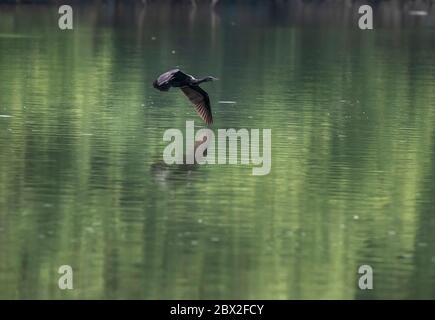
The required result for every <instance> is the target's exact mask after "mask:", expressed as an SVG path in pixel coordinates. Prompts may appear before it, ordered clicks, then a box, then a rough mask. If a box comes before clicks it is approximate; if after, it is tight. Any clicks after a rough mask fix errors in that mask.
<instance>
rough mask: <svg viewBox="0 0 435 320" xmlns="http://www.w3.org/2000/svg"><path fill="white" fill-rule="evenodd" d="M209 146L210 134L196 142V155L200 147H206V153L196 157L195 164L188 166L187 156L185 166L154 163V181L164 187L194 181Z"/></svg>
mask: <svg viewBox="0 0 435 320" xmlns="http://www.w3.org/2000/svg"><path fill="white" fill-rule="evenodd" d="M212 141H213V140H212ZM209 144H210V136H209V135H208V133H207V134H206V135H204V136H203V139H202V140H200V141H195V144H194V155H195V154H196V150H197V149H198V147H199V146H200V145H202V146H203V147H204V152H203V153H202V154H199V155H196V157H194V159H195V163H193V164H186V158H187V157H186V155H183V164H166V163H165V162H164V161H163V160H160V161H157V162H155V163H153V164H152V165H151V175H152V177H153V180H154V181H155V182H156V183H157V184H159V185H161V186H164V187H168V186H170V185H176V184H177V182H179V183H186V181H187V182H189V181H190V182H191V181H194V180H195V177H196V176H197V174H199V172H198V169H200V167H201V165H200V164H198V163H197V162H198V161H201V160H202V159H203V158H204V157H205V156H207V148H208V145H209Z"/></svg>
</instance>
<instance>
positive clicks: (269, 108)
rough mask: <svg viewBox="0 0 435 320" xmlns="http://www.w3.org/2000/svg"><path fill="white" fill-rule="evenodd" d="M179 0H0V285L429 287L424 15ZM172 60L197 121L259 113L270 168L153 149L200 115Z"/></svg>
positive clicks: (262, 292)
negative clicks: (361, 14) (104, 2)
mask: <svg viewBox="0 0 435 320" xmlns="http://www.w3.org/2000/svg"><path fill="white" fill-rule="evenodd" d="M108 9H110V8H106V9H105V10H108ZM32 10H34V11H33V12H39V13H40V14H39V15H36V14H33V13H32ZM196 10H197V11H196V12H192V11H189V10H181V9H180V10H174V11H173V12H172V13H170V12H169V11H168V10H166V9H165V10H164V9H162V11H159V10H158V8H156V7H146V6H145V7H143V8H142V9H141V10H138V9H137V8H136V10H132V9H129V8H128V7H127V8H124V11H122V10H121V11H119V10H113V16H112V17H111V18H108V17H107V16H105V15H101V14H97V11H96V10H86V8H82V9H79V10H78V13H79V14H77V15H76V17H77V20H76V27H75V30H74V31H73V32H60V31H59V30H58V29H57V20H56V18H57V11H56V10H50V9H48V8H46V7H38V8H32V9H31V8H28V7H27V8H26V7H17V8H15V7H8V9H5V10H3V8H2V9H1V11H0V76H1V79H2V81H1V82H0V115H2V116H1V117H0V297H1V298H192V299H196V298H227V299H232V298H259V299H261V298H267V299H271V298H278V299H300V298H314V299H321V298H345V299H353V298H359V299H364V298H411V297H420V298H435V271H434V270H435V242H434V241H435V216H434V208H435V200H434V197H433V195H434V194H435V142H434V141H435V140H434V136H433V135H434V128H435V127H434V125H435V102H434V101H435V90H433V88H434V85H435V62H434V60H433V57H434V56H435V42H434V41H433V39H434V36H435V31H434V30H433V29H430V28H423V27H418V28H415V27H413V28H409V27H403V28H400V29H394V30H393V29H388V28H386V29H379V30H376V32H361V31H359V30H357V29H355V28H341V27H339V28H337V27H334V26H331V27H318V26H311V27H301V26H297V25H293V24H292V23H286V22H285V21H282V19H278V20H277V23H276V24H273V21H272V20H271V19H270V17H265V16H263V15H261V14H258V16H257V20H252V19H251V20H248V19H247V18H246V17H247V16H248V14H247V13H246V11H243V13H242V11H231V10H230V9H229V8H225V7H224V8H221V9H220V11H219V10H218V11H217V12H215V13H207V14H205V13H204V12H203V11H202V10H204V8H201V7H198V8H197V9H196ZM252 10H253V12H251V15H253V16H256V12H257V11H255V8H254V9H252ZM120 12H121V13H120ZM157 12H158V14H157ZM207 12H208V11H207ZM132 17H133V18H132ZM53 19H54V21H55V23H53ZM252 21H254V22H256V23H251V22H252ZM248 22H249V23H248ZM257 22H258V23H257ZM413 26H414V24H413ZM174 66H180V67H182V68H183V69H185V70H186V71H189V72H191V73H192V74H195V75H198V76H200V75H206V74H214V75H216V76H217V77H219V78H220V79H221V81H218V82H216V83H213V84H212V85H205V86H206V90H207V91H208V92H209V94H210V97H211V100H212V106H213V111H214V119H215V124H214V125H213V128H236V129H238V128H271V129H272V170H271V173H270V174H269V175H267V176H252V175H251V167H249V166H241V165H225V166H195V167H194V168H189V169H188V170H182V169H180V168H177V167H171V168H167V167H166V166H165V165H163V164H162V163H161V160H162V153H163V149H164V147H165V146H166V142H164V141H163V139H162V136H163V133H164V131H165V130H166V129H168V128H178V129H180V130H183V128H184V126H185V121H186V120H195V121H196V124H197V125H199V124H200V120H199V119H198V117H197V115H196V113H195V111H194V109H193V108H192V107H191V106H190V104H189V103H188V102H187V100H186V99H185V97H184V96H183V95H181V94H179V93H178V92H175V91H171V92H169V93H167V94H162V93H160V92H158V91H156V90H154V89H153V88H152V86H151V83H152V80H154V78H155V77H156V76H157V75H159V74H161V73H162V71H165V70H167V69H169V68H171V67H174ZM219 101H231V102H236V103H218V102H219ZM64 264H69V265H71V266H72V268H73V270H74V288H75V289H74V290H72V291H68V292H65V291H61V290H59V289H58V288H57V280H58V274H57V269H58V267H59V266H60V265H64ZM361 264H369V265H371V266H372V267H373V268H374V270H375V284H374V286H375V290H373V291H370V292H367V291H360V290H359V289H358V288H357V281H358V278H357V277H358V274H357V270H358V266H360V265H361Z"/></svg>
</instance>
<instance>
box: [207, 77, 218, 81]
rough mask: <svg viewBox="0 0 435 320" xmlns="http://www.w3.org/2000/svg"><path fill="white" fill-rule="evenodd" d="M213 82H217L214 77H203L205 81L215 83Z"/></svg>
mask: <svg viewBox="0 0 435 320" xmlns="http://www.w3.org/2000/svg"><path fill="white" fill-rule="evenodd" d="M215 80H219V79H218V78H216V77H212V76H208V77H205V81H207V82H208V81H215Z"/></svg>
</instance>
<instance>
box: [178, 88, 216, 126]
mask: <svg viewBox="0 0 435 320" xmlns="http://www.w3.org/2000/svg"><path fill="white" fill-rule="evenodd" d="M181 91H183V93H184V94H185V95H186V96H187V97H188V98H189V100H190V102H192V103H193V105H194V106H195V109H196V112H197V113H198V114H199V116H200V117H201V119H202V120H204V121H205V123H207V124H212V123H213V116H212V114H211V106H210V99H209V97H208V94H207V92H205V91H204V90H202V89H201V88H200V87H199V86H195V85H189V86H184V87H181Z"/></svg>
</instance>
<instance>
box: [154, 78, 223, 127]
mask: <svg viewBox="0 0 435 320" xmlns="http://www.w3.org/2000/svg"><path fill="white" fill-rule="evenodd" d="M212 80H216V78H214V77H210V76H208V77H205V78H201V79H196V78H195V77H193V76H191V75H189V74H186V73H184V72H183V71H181V70H180V69H173V70H169V71H167V72H165V73H163V74H162V75H160V76H159V77H158V78H157V79H156V80H155V81H154V82H153V87H154V88H156V89H157V90H160V91H168V90H169V89H170V88H171V87H174V88H180V89H181V91H182V92H183V93H184V94H185V95H186V96H187V98H189V100H190V102H192V104H193V105H194V106H195V109H196V111H197V113H198V114H199V116H200V117H201V118H202V119H203V120H204V121H205V122H206V123H207V124H211V123H213V116H212V113H211V105H210V98H209V97H208V94H207V92H205V91H204V90H203V89H201V88H200V87H199V84H200V83H203V82H208V81H212Z"/></svg>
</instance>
